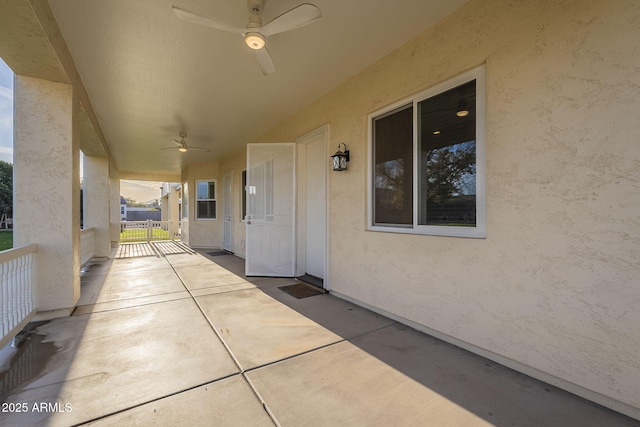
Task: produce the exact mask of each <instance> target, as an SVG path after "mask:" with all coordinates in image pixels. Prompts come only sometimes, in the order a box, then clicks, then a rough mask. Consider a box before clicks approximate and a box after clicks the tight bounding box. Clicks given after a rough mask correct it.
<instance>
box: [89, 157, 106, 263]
mask: <svg viewBox="0 0 640 427" xmlns="http://www.w3.org/2000/svg"><path fill="white" fill-rule="evenodd" d="M83 166H84V174H83V179H82V185H83V199H84V228H93V229H94V230H95V236H94V238H95V256H97V257H108V256H109V253H110V252H111V238H110V235H109V228H110V218H109V212H110V210H109V205H110V203H109V201H110V197H111V194H110V191H109V159H107V158H106V157H90V156H84V161H83Z"/></svg>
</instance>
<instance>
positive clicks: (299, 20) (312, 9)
mask: <svg viewBox="0 0 640 427" xmlns="http://www.w3.org/2000/svg"><path fill="white" fill-rule="evenodd" d="M320 17H322V14H321V13H320V9H318V7H317V6H315V5H313V4H310V3H303V4H301V5H300V6H296V7H294V8H293V9H291V10H289V11H288V12H285V13H283V14H282V15H280V16H278V17H277V18H275V19H273V20H272V21H271V22H269V23H268V24H267V25H265V26H264V27H262V29H261V30H260V33H261V34H262V35H265V36H270V35H272V34H278V33H283V32H285V31H289V30H293V29H296V28H300V27H303V26H305V25H307V24H310V23H312V22H313V21H316V20H318V19H320Z"/></svg>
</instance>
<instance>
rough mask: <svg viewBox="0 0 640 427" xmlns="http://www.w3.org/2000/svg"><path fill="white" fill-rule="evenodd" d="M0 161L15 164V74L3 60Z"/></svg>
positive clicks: (1, 72)
mask: <svg viewBox="0 0 640 427" xmlns="http://www.w3.org/2000/svg"><path fill="white" fill-rule="evenodd" d="M0 160H4V161H5V162H9V163H13V72H12V71H11V69H10V68H9V67H7V65H6V64H5V63H4V61H3V60H2V59H1V58H0Z"/></svg>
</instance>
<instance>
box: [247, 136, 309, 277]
mask: <svg viewBox="0 0 640 427" xmlns="http://www.w3.org/2000/svg"><path fill="white" fill-rule="evenodd" d="M295 148H296V146H295V144H294V143H279V144H248V145H247V241H246V245H247V248H246V249H247V250H246V262H245V274H246V275H247V276H273V277H293V276H294V275H295V229H294V228H295V167H294V166H295Z"/></svg>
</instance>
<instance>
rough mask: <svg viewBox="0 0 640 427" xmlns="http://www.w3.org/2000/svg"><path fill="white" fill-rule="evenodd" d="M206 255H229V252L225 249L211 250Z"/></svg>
mask: <svg viewBox="0 0 640 427" xmlns="http://www.w3.org/2000/svg"><path fill="white" fill-rule="evenodd" d="M207 255H210V256H220V255H231V252H227V251H213V252H207Z"/></svg>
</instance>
